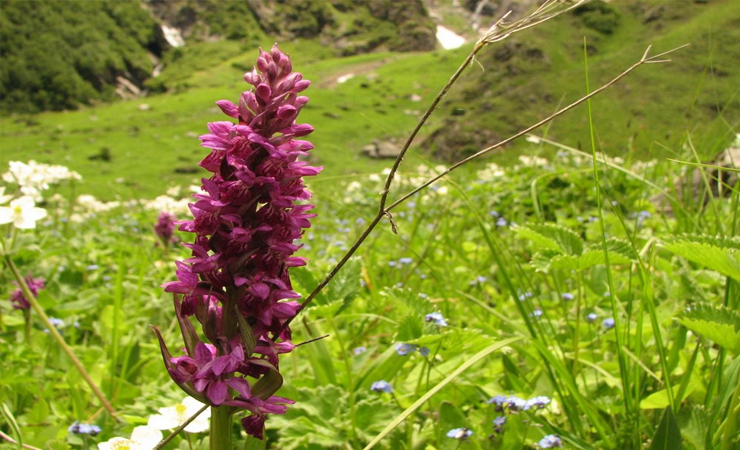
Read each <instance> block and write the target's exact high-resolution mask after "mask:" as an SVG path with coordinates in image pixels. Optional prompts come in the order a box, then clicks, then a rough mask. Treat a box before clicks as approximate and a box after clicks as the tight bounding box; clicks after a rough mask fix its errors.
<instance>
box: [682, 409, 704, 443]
mask: <svg viewBox="0 0 740 450" xmlns="http://www.w3.org/2000/svg"><path fill="white" fill-rule="evenodd" d="M678 423H679V425H680V427H681V437H682V438H683V439H684V440H685V444H688V445H690V446H691V447H693V448H694V449H695V450H703V449H704V438H705V436H706V435H707V430H708V429H709V415H708V414H707V411H706V410H705V409H704V408H703V407H701V406H692V407H688V408H687V407H682V408H681V412H680V413H679V415H678Z"/></svg>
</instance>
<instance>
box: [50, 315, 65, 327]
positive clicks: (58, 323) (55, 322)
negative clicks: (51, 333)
mask: <svg viewBox="0 0 740 450" xmlns="http://www.w3.org/2000/svg"><path fill="white" fill-rule="evenodd" d="M49 322H51V324H52V325H54V327H56V328H59V327H62V326H64V321H63V320H62V319H58V318H56V317H49Z"/></svg>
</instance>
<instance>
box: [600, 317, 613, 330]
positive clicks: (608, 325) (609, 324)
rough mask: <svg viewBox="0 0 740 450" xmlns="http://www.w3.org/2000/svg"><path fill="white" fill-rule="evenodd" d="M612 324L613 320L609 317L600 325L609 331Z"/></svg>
mask: <svg viewBox="0 0 740 450" xmlns="http://www.w3.org/2000/svg"><path fill="white" fill-rule="evenodd" d="M614 324H615V322H614V319H613V318H611V317H609V318H606V319H604V321H603V322H601V325H602V326H603V327H604V328H606V329H607V330H610V329H612V328H614Z"/></svg>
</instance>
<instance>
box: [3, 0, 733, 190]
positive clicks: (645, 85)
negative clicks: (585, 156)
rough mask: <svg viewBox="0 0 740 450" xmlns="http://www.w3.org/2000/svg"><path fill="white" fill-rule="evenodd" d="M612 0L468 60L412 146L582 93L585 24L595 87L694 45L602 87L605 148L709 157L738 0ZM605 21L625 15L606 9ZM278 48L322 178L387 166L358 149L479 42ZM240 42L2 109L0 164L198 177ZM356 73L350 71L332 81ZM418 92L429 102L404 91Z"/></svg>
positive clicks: (141, 186)
mask: <svg viewBox="0 0 740 450" xmlns="http://www.w3.org/2000/svg"><path fill="white" fill-rule="evenodd" d="M646 4H650V5H651V6H650V7H648V6H645V5H646ZM609 5H618V9H617V11H616V15H613V14H612V12H611V10H608V11H606V13H602V12H600V11H598V10H597V11H595V12H594V11H593V10H592V11H588V12H581V13H578V14H571V15H569V16H568V17H561V18H558V19H556V20H554V21H552V22H550V23H549V24H546V25H545V26H544V27H543V28H541V29H535V30H533V31H531V32H529V31H528V32H525V33H522V34H520V35H517V36H515V37H514V38H513V39H511V40H508V41H505V42H504V43H500V44H495V45H491V46H490V47H489V48H486V49H484V50H483V51H482V52H481V54H480V55H479V57H478V62H479V63H480V64H479V65H474V66H472V67H471V68H470V69H468V71H467V72H466V73H465V74H464V75H463V77H462V79H461V82H460V85H459V86H456V88H455V89H453V91H452V92H451V93H450V94H449V95H448V97H447V98H446V99H445V101H444V102H443V103H442V104H441V106H440V108H439V110H438V112H437V113H436V115H435V116H433V119H432V121H431V122H430V123H429V124H428V125H427V127H425V129H424V130H423V131H422V135H421V136H420V139H419V143H421V142H422V141H423V142H424V144H425V145H424V146H422V148H421V149H417V150H415V151H414V152H412V153H411V154H410V156H409V157H410V158H427V157H428V156H426V155H429V150H431V154H432V155H435V156H438V157H441V158H445V159H454V158H456V157H459V156H462V155H466V154H469V153H470V152H472V151H475V150H477V149H480V148H482V147H483V146H486V145H490V144H492V143H494V142H496V141H497V140H498V139H500V138H503V137H506V136H507V135H508V134H509V133H511V132H514V131H516V130H518V129H520V128H522V127H523V126H525V125H527V124H530V123H532V122H534V121H536V120H538V119H540V118H542V117H544V116H546V115H548V114H550V113H551V112H552V111H554V110H555V109H556V108H557V106H558V105H563V104H565V103H566V102H570V101H573V100H575V99H576V98H577V97H578V96H580V95H582V94H583V92H584V91H585V82H584V61H583V36H584V35H586V36H587V42H588V46H589V53H590V56H589V65H590V67H589V71H590V75H591V86H592V88H595V87H597V86H598V85H599V84H600V83H603V82H605V81H607V80H608V79H611V78H612V77H614V76H615V75H617V74H618V73H619V72H620V71H622V70H623V69H625V68H626V67H628V66H630V65H631V64H632V63H634V62H635V61H637V60H638V59H639V58H640V56H641V55H642V53H643V52H644V50H645V48H646V47H647V45H648V44H653V46H654V49H655V51H664V50H668V49H670V48H673V47H676V46H678V45H681V44H683V43H691V44H692V45H691V47H689V48H687V49H684V50H681V51H680V52H678V53H676V54H674V55H673V62H672V63H670V64H665V65H652V66H645V67H641V68H639V69H638V70H637V71H636V72H635V73H633V74H631V75H630V76H629V77H628V78H627V79H625V80H623V81H622V82H620V83H619V84H617V85H616V86H614V87H613V88H611V89H610V90H609V91H607V92H606V93H605V94H603V95H601V96H599V97H598V98H596V100H595V101H594V104H593V106H594V111H595V120H596V128H597V132H598V138H599V144H600V145H601V146H602V147H603V148H604V149H605V150H606V151H607V152H610V153H614V154H622V155H624V154H628V155H630V156H634V157H638V158H647V157H650V156H651V155H656V154H661V155H665V154H675V153H680V152H682V150H680V149H681V143H682V142H683V140H684V139H685V137H686V133H691V134H692V139H693V140H694V142H695V143H697V144H698V147H699V151H700V152H702V153H703V154H705V155H709V154H712V153H713V152H714V151H715V150H716V149H718V148H720V146H721V145H723V144H725V143H726V142H727V141H728V140H729V139H730V137H731V136H732V133H734V130H735V129H736V125H737V123H738V120H740V108H738V106H739V105H738V102H739V101H740V100H739V98H740V97H738V94H739V93H740V91H739V88H738V85H737V83H736V77H735V76H734V74H736V73H738V69H740V67H738V65H739V64H740V63H738V61H740V26H738V24H740V3H738V2H735V1H732V0H726V1H720V0H713V1H711V2H708V3H695V2H691V1H679V2H664V1H658V0H652V1H651V2H623V3H618V4H617V3H610V4H609ZM609 8H611V6H610V7H609ZM610 17H612V19H613V18H614V17H616V20H611V21H610V20H602V19H605V18H606V19H609V18H610ZM647 19H650V20H647ZM594 24H596V25H594ZM604 24H607V25H604ZM605 27H610V28H608V30H607V28H605ZM605 30H606V31H608V32H605ZM272 41H273V40H272V39H269V38H263V39H262V41H261V42H260V44H261V45H262V46H263V47H266V46H269V45H271V44H272ZM280 44H281V46H282V48H284V49H285V50H286V51H288V52H289V53H290V54H291V55H292V57H293V59H294V67H296V69H297V70H301V71H303V72H304V73H305V74H306V76H307V78H309V79H311V80H313V81H314V84H313V85H312V87H311V88H309V90H308V91H307V95H309V96H310V98H311V101H310V103H309V105H308V107H306V108H305V109H304V112H303V113H302V115H301V117H300V120H301V121H302V122H306V123H310V124H312V125H314V127H315V128H316V132H315V133H314V134H313V135H312V140H313V141H314V142H315V144H316V146H317V150H316V152H315V153H314V157H315V158H316V161H315V162H316V163H317V164H322V165H324V166H326V167H327V170H326V171H325V176H324V177H322V179H324V180H327V182H328V181H330V180H332V179H335V177H345V176H351V175H352V174H354V173H358V172H360V173H362V172H369V171H377V170H379V169H380V168H381V167H385V166H386V165H387V162H384V161H375V160H368V159H366V158H364V157H361V156H360V149H361V148H362V147H363V146H364V145H367V144H369V143H370V142H371V141H372V140H373V139H376V138H380V139H384V138H387V137H396V138H403V137H404V136H405V135H406V134H407V133H408V132H409V131H410V130H411V129H412V128H413V126H414V125H415V123H416V122H417V120H418V114H420V113H421V112H423V109H424V108H425V107H426V106H427V105H428V103H429V102H430V101H431V99H432V98H433V97H434V95H435V94H436V93H437V92H438V90H439V89H440V87H441V86H442V85H443V84H444V83H445V82H446V81H447V80H448V79H449V76H450V74H451V73H452V72H453V71H454V70H455V68H456V67H457V66H458V64H459V63H460V62H461V61H462V60H463V59H464V57H465V55H466V53H467V52H468V51H469V50H470V47H471V46H472V43H471V44H469V45H467V46H464V47H463V48H460V49H458V50H454V51H443V50H436V51H433V52H406V53H399V52H381V53H372V54H363V55H355V56H349V57H336V56H335V52H336V49H333V48H330V47H327V46H326V45H323V44H322V42H321V40H320V39H304V38H295V39H291V40H287V41H281V42H280ZM245 47H247V46H245V45H244V44H243V43H240V42H238V41H230V40H222V41H217V42H201V43H195V44H188V45H187V46H186V47H184V48H183V52H184V53H183V56H182V58H181V59H180V60H179V63H178V62H175V63H173V64H171V65H170V66H169V68H167V69H165V71H164V72H163V74H162V75H161V76H162V77H170V78H169V79H171V80H177V81H176V83H175V85H176V86H177V88H175V89H173V90H172V91H171V92H167V93H162V94H157V95H151V96H149V97H146V98H142V99H137V100H128V101H120V102H115V103H112V104H105V105H99V106H97V107H86V108H82V109H80V110H78V111H64V112H56V113H41V114H36V115H12V116H8V115H5V116H3V117H2V119H0V165H1V166H5V165H6V164H7V161H9V160H28V159H36V160H37V161H40V162H47V163H59V164H64V165H67V166H69V167H70V168H72V169H74V170H77V171H79V172H80V173H81V174H82V175H83V177H84V182H83V184H82V185H80V186H78V187H77V189H78V190H79V191H80V192H91V193H95V195H97V196H100V197H102V198H107V199H110V198H113V197H116V196H122V197H129V196H149V197H151V196H154V195H158V194H160V193H162V192H163V191H164V190H165V188H166V187H167V186H169V185H174V184H190V183H193V182H195V181H196V180H197V179H198V177H199V176H200V173H199V172H197V171H195V172H194V168H195V164H196V163H197V161H199V160H200V158H201V157H202V156H203V154H204V152H203V149H202V148H201V147H199V145H198V144H199V141H198V139H197V136H198V135H200V134H203V133H205V132H206V127H205V125H206V123H207V122H208V121H214V120H221V119H222V118H223V116H222V115H221V114H220V111H218V109H217V108H216V107H215V105H214V102H215V101H216V100H219V99H230V100H232V101H234V100H236V98H237V96H238V95H239V92H241V91H242V90H243V89H245V88H246V85H245V84H244V83H243V82H242V80H241V75H242V73H243V72H244V71H245V70H247V69H248V68H249V67H250V66H251V64H253V62H254V60H255V58H256V56H257V49H256V45H255V46H249V48H245ZM349 74H354V77H352V78H350V79H349V80H348V81H346V82H345V83H338V82H337V80H338V78H339V77H340V76H342V75H349ZM733 80H734V81H735V83H733ZM412 95H413V96H414V97H416V96H420V97H421V99H422V100H421V101H419V102H415V101H411V100H410V99H411V97H412ZM416 98H418V97H416ZM584 108H585V107H581V108H580V109H576V110H574V111H572V112H570V113H568V114H565V115H563V116H561V117H559V118H558V119H557V120H556V121H555V122H554V124H553V125H552V126H551V127H550V128H549V129H548V130H547V132H548V133H549V134H550V136H554V137H555V138H556V139H558V140H560V141H562V142H563V143H566V144H569V145H573V146H576V147H578V146H582V145H584V144H585V143H586V142H588V134H587V133H588V131H587V127H586V115H585V109H584ZM459 114H462V115H459ZM432 132H434V133H433V134H432ZM543 132H544V130H543ZM425 139H426V140H425ZM517 148H518V147H517V143H514V145H513V147H512V148H511V149H509V150H507V151H506V152H505V153H504V154H503V156H502V158H504V159H507V158H509V156H508V155H516V154H517V151H518V150H517ZM101 155H108V156H110V158H102V157H100V156H101ZM107 159H108V160H107Z"/></svg>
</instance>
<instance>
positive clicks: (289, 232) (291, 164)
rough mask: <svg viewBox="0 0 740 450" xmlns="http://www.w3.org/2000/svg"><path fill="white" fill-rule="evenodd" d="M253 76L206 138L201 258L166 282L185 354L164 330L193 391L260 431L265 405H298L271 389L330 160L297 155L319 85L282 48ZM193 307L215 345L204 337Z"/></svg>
mask: <svg viewBox="0 0 740 450" xmlns="http://www.w3.org/2000/svg"><path fill="white" fill-rule="evenodd" d="M244 80H245V81H246V82H247V83H249V84H250V85H252V86H253V89H251V90H250V91H246V92H244V93H242V95H241V98H240V99H239V102H238V104H236V105H235V104H233V103H232V102H230V101H227V100H221V101H218V102H216V103H217V105H218V106H219V107H220V108H221V110H222V111H223V112H224V113H225V114H226V115H227V116H229V117H231V118H233V119H235V121H222V122H213V123H209V124H208V129H209V130H210V134H206V135H204V136H201V138H200V139H201V140H202V141H203V142H202V146H203V147H206V148H209V149H210V150H211V152H210V153H209V154H208V156H206V157H205V158H204V159H203V160H202V161H201V162H200V165H201V166H202V167H203V168H205V169H206V170H208V171H209V172H212V174H213V175H211V177H210V178H207V179H206V178H204V179H203V191H204V192H201V193H197V194H195V195H194V197H195V198H196V199H197V201H196V202H195V203H193V204H190V210H191V211H192V214H193V219H192V220H189V221H185V222H180V225H179V229H180V230H181V231H187V232H192V233H195V235H196V236H195V241H194V242H193V243H192V244H185V245H186V247H188V248H189V249H191V250H192V257H191V258H189V259H186V260H184V261H178V262H177V278H178V280H177V281H174V282H170V283H166V284H165V285H164V288H165V291H167V292H172V293H173V294H174V297H175V312H176V315H177V318H178V320H179V323H180V328H181V331H182V335H183V338H184V341H185V352H186V354H185V355H183V356H177V357H172V356H171V355H170V353H169V351H168V350H167V347H166V346H165V345H164V341H163V340H162V338H161V336H159V339H160V344H161V348H162V354H163V357H164V360H165V365H166V366H167V369H168V371H169V373H170V375H171V377H172V378H173V380H174V381H175V382H176V383H177V384H178V385H179V386H180V387H181V388H182V389H183V390H185V391H186V392H187V393H188V394H190V395H191V396H193V397H194V398H196V399H198V400H200V401H203V402H205V403H207V404H210V405H212V406H217V407H218V406H226V407H230V408H231V409H230V411H237V410H248V411H250V412H251V414H250V415H249V416H247V417H246V418H244V419H243V420H242V425H243V426H244V428H245V430H246V431H247V433H248V434H250V435H252V436H254V437H257V438H259V439H262V438H263V429H264V422H265V416H266V414H268V413H272V414H282V413H284V412H285V411H286V409H287V407H286V406H285V404H290V403H293V401H291V400H288V399H286V398H282V397H277V396H273V394H274V393H275V392H276V391H277V389H278V388H279V387H280V386H281V385H282V376H281V375H280V372H279V358H278V355H280V354H283V353H288V352H290V351H291V350H293V348H295V346H294V345H293V344H292V343H291V341H290V339H291V333H290V329H289V328H288V327H287V326H286V325H287V323H286V321H288V320H289V319H291V318H292V317H293V316H295V315H296V313H297V312H298V310H299V309H300V304H299V303H298V302H297V301H295V299H297V298H299V297H300V296H299V295H298V294H297V293H296V292H295V291H294V290H293V288H292V286H291V281H290V277H289V274H288V270H289V269H290V268H291V267H297V266H303V265H305V264H306V261H305V259H304V258H301V257H296V256H292V255H293V254H294V253H295V252H296V251H297V250H298V249H299V248H300V246H299V245H297V244H296V243H295V241H296V240H298V239H300V238H301V236H302V235H303V229H305V228H308V227H309V226H310V222H309V219H310V218H312V217H314V216H315V214H311V213H310V212H309V211H310V210H311V209H312V208H313V205H311V204H308V203H306V201H307V200H308V199H309V198H310V196H311V194H310V193H309V191H308V190H307V189H306V187H305V185H304V184H303V179H302V177H304V176H313V175H317V174H318V173H319V172H320V170H321V169H322V168H321V167H311V166H309V165H308V163H307V162H304V161H300V160H299V158H300V157H302V156H305V155H307V152H308V151H309V150H311V149H312V148H313V145H312V144H311V143H309V142H307V141H304V140H299V139H297V138H300V137H302V136H305V135H307V134H309V133H311V132H312V131H313V127H311V126H310V125H306V124H300V125H299V124H296V122H295V120H296V116H297V115H298V113H299V112H300V110H301V108H302V107H303V106H304V105H305V104H306V102H307V101H308V98H307V97H304V96H300V95H298V94H299V93H300V92H302V91H303V90H305V89H306V88H307V87H308V85H309V84H310V82H309V81H308V80H304V79H303V76H302V75H301V74H300V73H297V72H293V71H292V65H291V61H290V58H289V57H288V56H287V55H286V54H284V53H283V52H281V51H280V49H279V48H278V47H277V45H275V46H274V47H273V48H272V49H271V51H269V52H265V51H260V55H259V58H258V59H257V65H256V67H255V68H253V70H252V71H251V72H247V73H246V74H245V75H244ZM190 316H193V317H195V319H196V320H197V321H198V322H200V324H201V326H202V329H203V334H204V335H205V337H206V338H207V340H208V341H210V342H202V341H201V340H200V339H199V337H198V333H197V332H196V331H195V329H194V326H193V323H192V322H191V321H190ZM278 341H279V342H278Z"/></svg>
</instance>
